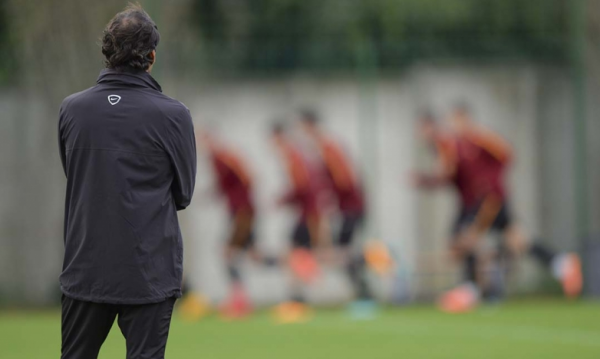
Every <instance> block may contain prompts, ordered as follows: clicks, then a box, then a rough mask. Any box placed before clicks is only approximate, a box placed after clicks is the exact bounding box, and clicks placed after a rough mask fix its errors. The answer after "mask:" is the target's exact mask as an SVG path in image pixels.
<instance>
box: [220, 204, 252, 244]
mask: <svg viewBox="0 0 600 359" xmlns="http://www.w3.org/2000/svg"><path fill="white" fill-rule="evenodd" d="M254 242H255V236H254V214H253V213H249V212H246V211H240V212H237V213H234V214H233V215H232V216H231V231H230V234H229V239H228V241H227V245H228V246H229V247H233V248H237V249H245V250H248V249H251V248H252V247H254V244H255V243H254Z"/></svg>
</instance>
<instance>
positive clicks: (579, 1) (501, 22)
mask: <svg viewBox="0 0 600 359" xmlns="http://www.w3.org/2000/svg"><path fill="white" fill-rule="evenodd" d="M141 4H142V6H144V8H145V9H146V10H147V11H148V13H149V14H150V15H151V16H152V17H153V19H154V20H155V21H156V23H157V25H158V28H159V30H160V32H161V37H162V39H161V43H160V45H159V48H158V53H157V63H156V66H155V68H154V70H153V73H152V75H153V76H154V77H155V78H156V79H157V81H159V83H161V84H162V86H163V90H164V92H165V93H166V94H168V95H169V96H172V97H175V98H177V99H179V100H181V101H182V102H184V103H185V104H186V105H187V106H188V107H189V108H190V110H191V113H192V115H193V118H194V121H195V124H196V125H197V126H209V127H211V128H212V129H213V131H215V132H216V133H218V135H219V137H220V138H222V140H223V141H224V142H226V143H227V144H228V145H230V146H232V147H233V148H235V149H236V150H237V151H239V152H242V153H243V154H244V157H245V158H246V160H247V165H248V167H249V168H250V169H251V172H252V174H253V177H254V178H255V183H256V185H255V187H256V201H257V206H258V219H257V226H258V227H257V229H256V232H257V238H258V245H259V247H260V248H261V249H262V250H264V251H265V252H267V253H271V254H274V255H277V254H281V253H284V252H285V251H286V248H287V246H288V243H289V242H288V233H289V229H290V228H291V225H292V218H293V216H292V214H291V213H288V211H287V210H281V209H279V210H274V209H273V208H272V207H273V206H272V203H273V202H274V200H275V198H276V197H277V195H278V194H280V193H281V192H282V191H283V189H284V188H285V187H286V183H287V179H286V177H285V175H284V173H283V170H282V169H281V164H280V162H279V159H278V157H277V155H276V154H275V150H274V148H273V146H272V144H271V143H270V142H269V126H270V124H271V123H272V121H273V120H274V119H275V118H284V119H287V118H290V117H291V116H292V115H293V114H294V113H295V111H296V110H297V109H298V108H301V107H307V106H308V107H311V108H313V109H315V110H316V111H317V112H318V113H319V114H320V116H321V117H322V119H323V121H324V127H325V128H326V129H327V131H328V133H330V134H332V136H333V137H335V138H336V139H338V140H339V141H340V142H341V143H343V144H344V146H345V147H346V149H347V151H348V153H349V154H350V156H351V157H352V158H353V160H354V162H355V163H357V166H358V167H359V168H360V171H361V173H362V176H363V178H364V181H365V184H366V192H367V196H368V203H369V217H368V218H369V220H368V223H367V225H366V227H365V230H364V231H363V232H364V233H363V234H362V236H363V237H364V238H365V239H366V238H377V239H380V240H383V241H385V242H386V243H388V244H389V246H390V247H391V248H392V251H393V253H394V255H395V257H396V260H397V263H398V266H399V269H398V270H397V274H395V275H393V276H390V277H388V278H385V279H380V278H372V280H371V282H372V283H371V284H372V286H373V288H375V289H376V292H377V295H378V297H379V298H380V299H382V300H384V301H387V302H391V301H394V296H395V294H394V293H395V292H397V291H398V290H401V291H402V293H404V295H403V298H404V299H406V295H405V294H406V293H408V297H409V298H410V300H413V301H423V300H425V301H427V300H430V299H431V298H433V297H434V296H436V295H437V294H439V293H440V292H441V291H442V290H444V289H446V288H448V287H450V286H451V285H453V284H454V283H456V281H457V280H458V267H457V266H456V265H452V264H451V263H450V262H449V261H448V260H447V259H446V257H445V255H446V249H447V233H448V230H449V228H450V225H451V221H452V218H453V215H454V211H455V210H454V208H455V206H456V205H455V203H456V198H455V195H454V193H453V192H452V191H451V190H450V189H448V190H442V191H437V192H417V191H415V190H414V189H413V188H412V187H411V186H410V183H409V180H408V175H409V173H410V172H411V171H412V170H414V169H427V168H429V167H431V164H432V158H431V154H430V151H428V149H427V148H426V146H425V145H424V144H422V143H421V142H420V141H419V139H418V138H417V135H416V128H415V124H416V119H417V114H418V111H419V109H421V108H424V107H428V108H430V109H431V110H432V111H433V112H434V113H435V114H436V115H438V116H440V117H441V118H444V117H445V116H447V114H448V113H449V111H450V110H451V108H452V106H453V105H454V104H455V103H456V102H457V101H465V102H467V103H468V104H469V105H470V107H471V109H472V113H473V117H474V118H475V119H476V120H477V121H478V122H481V123H483V124H485V125H486V126H487V127H488V128H491V129H493V130H495V131H497V132H498V133H500V134H502V135H503V136H504V137H505V138H506V139H508V140H509V141H510V142H511V144H512V145H513V147H514V150H515V153H516V161H515V163H514V165H513V167H512V170H511V171H510V181H509V182H510V187H511V198H512V200H511V205H512V207H513V210H514V212H515V216H516V217H517V218H518V220H519V222H521V223H523V224H524V225H525V227H526V228H527V229H528V231H529V232H530V234H531V235H533V236H535V237H539V238H542V239H543V241H544V242H545V243H546V244H549V245H551V246H553V247H555V248H557V249H559V250H570V251H579V252H581V253H583V254H584V257H583V258H584V264H585V267H586V268H587V269H588V272H589V273H592V272H593V270H594V266H598V263H595V262H594V260H593V256H594V255H596V256H598V254H597V252H598V246H600V238H598V234H599V233H600V221H599V220H598V219H600V166H598V159H599V158H598V156H597V154H598V153H600V120H598V119H599V115H600V102H599V101H598V100H597V99H598V98H599V97H600V81H599V80H600V37H599V35H600V1H596V0H589V1H585V0H528V1H522V0H498V1H496V0H451V1H449V0H369V1H361V0H327V1H317V0H174V1H160V0H145V1H141ZM125 5H126V3H125V2H124V1H122V0H105V1H93V2H84V1H78V0H60V1H59V0H46V1H37V0H18V1H17V0H0V54H1V56H0V168H1V170H0V307H32V306H33V307H35V306H46V305H53V304H58V303H59V300H60V293H59V288H58V279H57V278H58V275H59V273H60V270H61V265H62V252H63V244H62V241H63V239H62V228H63V227H62V226H63V223H62V220H63V205H64V204H63V202H64V191H65V183H66V181H65V178H64V174H63V171H62V168H61V165H60V161H59V156H58V151H57V148H58V147H57V121H58V108H59V106H60V103H61V101H62V99H63V98H64V97H66V96H67V95H68V94H70V93H73V92H76V91H80V90H82V89H85V88H87V87H89V86H92V85H93V84H94V83H95V80H96V77H97V75H98V73H99V71H100V70H101V69H102V68H103V59H102V54H101V52H100V47H99V45H98V44H99V37H100V34H101V32H102V30H103V28H104V26H105V25H106V23H107V22H108V20H109V19H110V18H111V17H112V16H113V15H114V14H115V13H117V12H118V11H120V10H121V9H123V7H124V6H125ZM198 161H199V163H198V183H197V188H196V197H195V200H194V202H193V204H192V206H191V207H190V208H189V209H188V210H186V211H184V212H182V213H181V214H180V219H181V222H182V225H183V234H184V238H185V245H186V254H185V255H186V257H185V265H186V278H187V282H188V283H189V286H190V287H191V288H192V289H193V290H195V291H199V292H202V293H204V295H206V296H207V297H208V298H210V299H211V300H213V301H220V300H222V299H223V298H224V297H225V296H226V291H227V284H226V283H227V276H226V270H225V267H224V266H223V263H222V255H221V254H222V250H223V243H224V237H225V236H226V233H227V222H228V218H227V211H226V207H225V204H224V202H223V201H222V200H220V199H218V198H216V197H215V196H214V195H212V194H210V193H211V191H212V190H213V189H214V179H213V174H212V168H211V166H210V164H209V161H208V158H207V156H206V154H205V153H203V152H202V150H201V149H200V148H199V160H198ZM596 258H598V257H596ZM245 268H246V269H245V271H246V272H247V277H248V286H249V291H250V295H251V297H252V298H253V300H254V301H255V302H256V303H259V304H271V303H276V302H278V301H280V300H282V299H284V298H285V297H286V295H287V292H286V283H287V280H288V279H287V276H286V274H285V273H284V272H278V271H271V270H265V269H263V268H259V267H256V266H254V265H253V264H252V263H248V264H247V265H245ZM517 273H518V275H516V276H514V277H512V279H511V281H510V283H509V290H510V292H511V293H516V294H528V293H548V294H549V293H553V292H557V287H555V286H554V284H552V281H551V280H549V276H548V275H547V274H545V273H544V272H543V271H541V270H539V268H538V267H536V266H535V265H534V264H531V263H529V262H528V261H526V260H524V261H522V262H520V264H519V265H518V270H517ZM596 275H597V274H596ZM596 281H598V277H596ZM592 287H593V286H590V287H589V288H588V289H589V291H588V293H590V294H593V293H592V292H593V290H592V289H593V288H592ZM596 290H597V287H596ZM309 294H310V295H309V297H310V300H311V301H313V302H315V303H322V304H335V303H342V302H344V301H345V300H347V299H348V298H350V296H351V288H350V286H349V284H348V283H347V282H346V280H345V278H344V277H343V276H342V275H341V274H340V273H339V270H335V269H331V270H326V271H325V275H324V276H323V278H321V279H320V280H319V281H317V282H316V283H314V284H313V285H312V286H311V288H310V293H309ZM596 294H598V293H596Z"/></svg>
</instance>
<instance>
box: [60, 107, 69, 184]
mask: <svg viewBox="0 0 600 359" xmlns="http://www.w3.org/2000/svg"><path fill="white" fill-rule="evenodd" d="M63 117H64V104H63V105H62V106H61V107H60V110H59V112H58V152H59V154H60V162H61V163H62V167H63V171H64V172H65V176H66V175H67V157H66V156H67V155H66V152H67V151H66V148H65V141H64V139H63V134H62V132H63V121H64V119H63Z"/></svg>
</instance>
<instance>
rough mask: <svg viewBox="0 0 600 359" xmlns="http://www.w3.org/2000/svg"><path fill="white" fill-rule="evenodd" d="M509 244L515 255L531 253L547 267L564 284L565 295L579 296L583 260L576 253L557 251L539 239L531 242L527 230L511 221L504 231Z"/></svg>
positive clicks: (581, 284)
mask: <svg viewBox="0 0 600 359" xmlns="http://www.w3.org/2000/svg"><path fill="white" fill-rule="evenodd" d="M504 235H505V237H506V241H507V245H508V247H509V249H510V251H511V253H513V254H514V255H522V254H529V255H531V256H532V257H533V258H535V259H536V260H537V261H538V262H539V263H540V264H541V265H543V266H544V267H545V268H547V269H548V270H549V271H550V272H551V273H552V275H553V276H554V278H556V279H557V280H558V281H559V282H560V283H561V285H562V287H563V291H564V293H565V295H566V296H567V297H569V298H573V297H577V296H578V295H579V294H580V293H581V290H582V288H583V275H582V270H581V261H580V259H579V256H578V255H577V254H575V253H556V252H555V251H553V250H552V249H551V248H549V247H548V246H545V245H544V244H542V243H540V242H539V241H533V242H531V241H530V240H529V239H528V237H527V235H526V234H525V231H524V230H523V229H522V228H521V227H520V226H519V225H517V224H516V223H511V224H510V225H509V226H507V227H506V229H505V231H504Z"/></svg>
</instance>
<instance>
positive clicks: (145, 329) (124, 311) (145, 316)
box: [118, 298, 175, 359]
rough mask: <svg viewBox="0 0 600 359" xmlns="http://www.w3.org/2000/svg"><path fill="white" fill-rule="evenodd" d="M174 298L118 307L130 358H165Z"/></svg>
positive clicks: (119, 320)
mask: <svg viewBox="0 0 600 359" xmlns="http://www.w3.org/2000/svg"><path fill="white" fill-rule="evenodd" d="M174 305H175V298H169V299H167V300H164V301H162V302H160V303H154V304H143V305H122V306H119V316H118V323H119V328H120V329H121V333H123V336H124V337H125V343H126V346H127V359H139V358H152V359H163V358H164V357H165V349H166V347H167V339H168V337H169V327H170V325H171V316H172V314H173V306H174Z"/></svg>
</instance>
